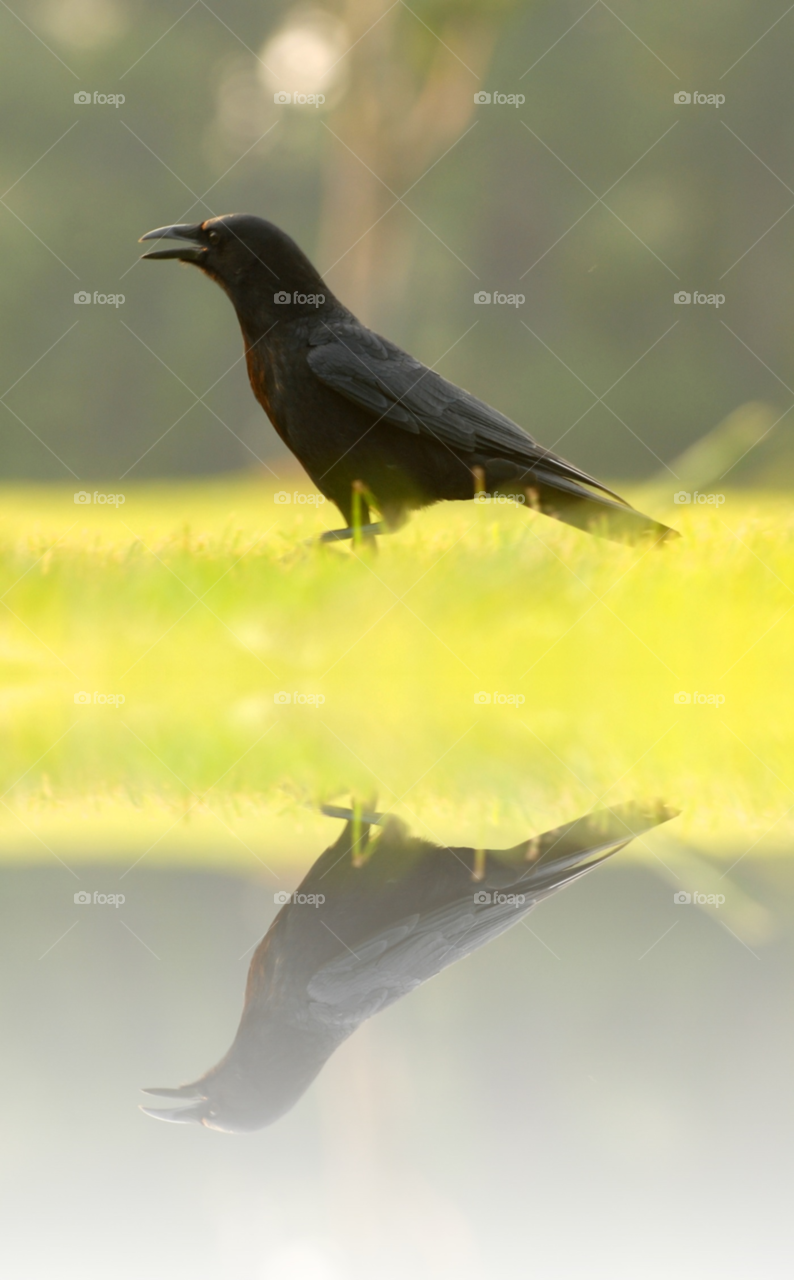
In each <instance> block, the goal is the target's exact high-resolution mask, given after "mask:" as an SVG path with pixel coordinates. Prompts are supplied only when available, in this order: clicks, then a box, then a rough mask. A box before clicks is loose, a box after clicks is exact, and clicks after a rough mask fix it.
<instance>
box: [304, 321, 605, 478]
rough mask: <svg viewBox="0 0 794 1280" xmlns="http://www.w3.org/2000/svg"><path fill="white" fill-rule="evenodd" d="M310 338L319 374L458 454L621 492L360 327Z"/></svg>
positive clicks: (349, 325)
mask: <svg viewBox="0 0 794 1280" xmlns="http://www.w3.org/2000/svg"><path fill="white" fill-rule="evenodd" d="M310 342H311V343H312V344H313V345H311V348H310V350H309V354H308V357H307V359H308V363H309V367H310V368H311V371H312V373H313V374H314V375H315V377H316V378H319V380H320V381H321V382H323V383H325V385H326V386H328V387H331V389H332V390H334V391H337V392H338V393H339V394H340V395H343V396H345V397H346V398H347V399H348V400H352V401H353V402H354V403H355V404H357V405H359V406H360V407H361V408H364V409H368V410H369V411H370V412H371V413H374V414H375V415H376V417H377V418H378V419H379V420H380V421H381V422H387V423H390V424H391V425H392V426H395V427H399V428H400V429H401V430H403V431H409V432H411V433H412V434H414V435H425V436H430V437H433V438H434V439H436V440H438V441H440V442H441V443H442V444H445V445H447V446H448V447H449V448H450V449H452V450H453V451H454V452H463V453H469V454H471V453H475V452H481V453H484V454H485V455H486V456H489V457H499V458H509V459H511V460H515V461H518V462H524V463H526V464H527V465H528V466H531V467H538V466H539V467H540V468H541V469H542V472H548V473H549V474H550V476H553V477H554V478H555V479H559V478H566V479H568V480H571V481H578V482H580V483H581V482H583V483H584V484H588V485H593V486H595V488H597V489H599V490H601V491H602V492H604V493H608V494H610V495H611V496H612V497H616V498H617V497H618V495H617V494H614V493H612V490H611V489H607V488H606V487H605V486H604V485H602V484H601V483H600V482H599V481H597V480H594V479H593V477H592V476H589V475H588V474H587V472H585V471H580V470H579V468H578V467H575V466H573V465H572V464H571V463H569V462H566V461H565V460H564V459H563V458H559V457H557V455H556V454H554V453H551V452H550V451H549V450H547V449H544V448H543V447H542V446H541V445H539V444H538V443H537V442H536V441H535V440H533V439H532V437H531V436H530V435H529V434H528V433H527V432H526V431H524V430H522V428H521V427H519V426H518V425H517V424H516V423H515V422H512V421H511V420H510V418H506V417H505V416H504V414H502V413H499V412H498V411H497V410H496V409H492V408H491V406H490V405H487V404H485V403H484V401H482V400H478V399H477V398H476V396H473V395H470V394H469V392H468V391H464V390H463V389H462V387H456V386H455V385H454V383H452V382H447V380H446V378H442V377H441V375H440V374H438V373H435V372H434V371H433V370H432V369H428V368H427V367H426V365H423V364H421V363H420V362H419V361H418V360H415V359H414V358H413V356H410V355H408V354H407V352H405V351H402V350H401V349H400V348H399V347H397V346H395V345H394V344H393V343H391V342H388V341H387V340H386V339H385V338H381V337H379V335H378V334H375V333H372V331H371V330H369V329H365V328H364V327H363V326H362V325H358V324H355V323H353V322H344V323H337V324H336V325H335V326H333V327H331V326H329V325H326V324H323V326H322V328H321V329H320V330H318V331H316V332H315V335H314V336H313V338H312V339H310ZM540 478H541V479H542V478H543V476H542V474H541V475H540ZM618 501H620V502H622V501H623V500H622V499H621V498H618Z"/></svg>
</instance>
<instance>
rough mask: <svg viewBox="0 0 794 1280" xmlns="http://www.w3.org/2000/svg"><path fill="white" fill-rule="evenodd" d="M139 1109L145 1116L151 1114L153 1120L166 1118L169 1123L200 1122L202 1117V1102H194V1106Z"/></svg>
mask: <svg viewBox="0 0 794 1280" xmlns="http://www.w3.org/2000/svg"><path fill="white" fill-rule="evenodd" d="M140 1110H141V1111H142V1112H143V1114H144V1115H145V1116H151V1117H152V1119H154V1120H166V1121H167V1122H168V1123H169V1124H201V1122H202V1121H203V1119H204V1105H203V1103H196V1105H195V1106H194V1107H169V1108H168V1109H165V1108H163V1109H162V1110H160V1109H159V1108H156V1107H141V1108H140Z"/></svg>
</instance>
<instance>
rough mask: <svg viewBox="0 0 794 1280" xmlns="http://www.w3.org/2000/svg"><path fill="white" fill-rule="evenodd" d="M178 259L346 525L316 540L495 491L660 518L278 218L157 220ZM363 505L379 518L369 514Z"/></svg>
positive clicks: (624, 522)
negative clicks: (424, 355)
mask: <svg viewBox="0 0 794 1280" xmlns="http://www.w3.org/2000/svg"><path fill="white" fill-rule="evenodd" d="M141 238H142V240H156V239H173V240H186V241H189V242H192V243H190V245H183V246H182V247H181V248H174V249H158V250H155V251H154V252H153V253H147V254H144V257H145V258H178V259H179V260H180V261H181V262H190V263H193V264H194V265H195V266H197V267H200V268H201V270H202V271H204V272H205V274H206V275H208V276H210V277H211V278H212V279H213V280H215V281H217V283H218V284H219V285H220V286H221V288H222V289H224V290H225V291H226V293H227V294H228V295H229V298H230V299H231V302H232V305H233V306H234V309H235V311H236V312H237V318H238V320H239V322H240V327H241V329H242V331H243V341H244V345H245V355H246V360H247V364H248V377H249V379H250V382H251V387H252V389H253V392H254V395H255V396H256V398H257V400H258V401H259V403H260V404H261V406H262V408H263V409H264V411H265V413H266V414H267V416H268V417H269V419H270V421H271V422H272V424H273V426H274V427H275V429H276V431H277V432H278V434H279V435H280V436H281V438H282V440H283V441H284V443H285V444H286V445H287V446H288V447H289V448H290V449H291V450H292V452H293V453H294V454H295V456H296V457H297V458H298V460H299V461H300V462H301V463H302V465H303V466H304V467H305V469H306V471H307V472H308V473H309V476H310V477H311V479H312V480H313V482H314V484H315V485H316V486H317V488H318V489H319V490H320V491H321V493H323V494H324V495H325V497H326V498H328V499H330V501H332V502H334V503H336V505H337V507H338V508H339V510H340V511H341V513H342V516H343V517H344V520H345V523H346V528H345V529H337V530H329V532H328V533H326V534H324V535H323V540H324V541H333V540H335V539H337V538H346V537H351V536H352V535H353V528H352V526H353V525H354V524H357V525H363V526H364V532H365V533H368V534H375V533H383V532H388V531H390V530H393V529H397V528H399V526H400V525H401V524H402V523H404V521H405V519H406V518H407V514H408V512H409V511H410V510H412V509H414V508H417V507H423V506H427V505H428V504H429V503H433V502H438V501H440V500H442V499H466V498H474V497H475V496H477V495H478V494H483V495H484V496H486V497H487V495H504V496H507V497H510V498H512V499H513V500H515V501H517V502H520V503H524V502H528V503H529V504H530V505H531V506H533V507H535V508H536V509H538V510H540V511H542V512H544V513H545V514H546V515H549V516H554V517H555V518H556V519H558V520H564V521H565V522H566V523H567V524H572V525H576V526H577V527H578V528H580V529H586V530H589V531H590V532H592V533H600V534H603V535H604V536H606V537H610V538H615V539H618V540H621V541H623V540H636V539H638V538H642V537H650V538H651V539H653V540H656V541H660V540H662V539H664V538H666V537H669V536H671V535H673V536H677V535H674V533H673V530H671V529H668V527H667V526H666V525H663V524H659V523H658V522H657V521H656V520H651V519H649V518H648V517H647V516H644V515H642V514H641V513H640V512H639V511H635V510H634V508H633V507H631V506H629V504H628V503H627V502H625V501H624V500H623V499H622V498H621V497H619V496H618V494H616V493H614V492H613V491H612V490H611V489H608V488H607V487H606V485H603V484H601V482H600V481H598V480H594V479H593V477H592V476H589V475H587V473H586V472H584V471H581V470H580V469H579V468H578V467H575V466H573V465H572V464H571V463H570V462H566V461H565V460H564V459H563V458H560V457H558V456H557V455H556V454H554V453H552V452H551V451H550V450H549V449H544V448H543V447H542V446H541V445H539V444H537V443H536V442H535V441H534V440H533V439H532V437H531V436H530V435H528V434H527V433H526V432H525V431H523V430H522V429H521V427H519V426H517V425H516V424H515V423H514V422H511V420H510V419H509V418H506V417H505V416H504V414H501V413H499V412H498V411H497V410H496V409H492V408H491V407H490V406H489V405H487V404H484V403H483V401H482V400H477V399H476V398H475V397H474V396H473V395H470V394H469V393H468V392H467V391H463V390H462V389H461V388H460V387H456V386H455V385H454V384H453V383H451V382H447V381H446V379H445V378H442V377H441V376H440V375H439V374H437V373H434V372H433V370H431V369H428V368H426V367H425V365H423V364H421V363H420V362H419V361H418V360H415V359H414V357H413V356H410V355H408V354H407V352H405V351H402V350H401V349H400V348H399V347H397V346H395V345H394V343H393V342H389V341H388V339H386V338H381V337H380V336H379V335H378V334H376V333H373V332H372V330H371V329H367V328H366V327H365V325H363V324H361V323H360V321H358V320H357V319H356V317H355V316H354V315H353V314H352V313H351V312H350V311H348V310H347V308H346V307H345V306H343V304H342V303H341V302H339V301H338V299H336V298H335V297H334V295H333V294H332V293H331V292H330V290H329V288H328V286H327V285H326V284H325V282H324V281H323V279H322V277H321V276H320V274H319V273H318V272H317V271H316V270H315V269H314V267H313V266H312V264H311V262H310V261H309V259H308V258H307V257H306V255H305V254H304V253H302V252H301V250H300V249H299V248H298V246H297V245H296V244H295V241H294V240H292V239H290V237H289V236H288V235H286V234H285V233H284V232H283V231H280V230H279V228H278V227H276V226H274V225H273V224H272V223H271V222H266V221H264V219H262V218H255V217H252V216H251V215H249V214H227V215H226V216H224V217H220V218H210V219H208V220H207V221H206V222H200V223H195V224H181V225H178V226H171V227H159V228H158V229H157V230H156V231H149V232H148V233H147V234H146V235H145V236H142V237H141ZM370 505H374V506H375V507H376V508H377V509H378V511H379V512H380V514H381V516H382V522H380V523H371V522H370Z"/></svg>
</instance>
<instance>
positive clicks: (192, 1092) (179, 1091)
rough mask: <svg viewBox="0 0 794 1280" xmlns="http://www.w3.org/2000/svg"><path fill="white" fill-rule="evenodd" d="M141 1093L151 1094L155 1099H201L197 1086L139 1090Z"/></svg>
mask: <svg viewBox="0 0 794 1280" xmlns="http://www.w3.org/2000/svg"><path fill="white" fill-rule="evenodd" d="M141 1093H153V1094H154V1095H155V1097H156V1098H192V1099H193V1100H194V1101H195V1099H197V1098H203V1097H204V1094H203V1093H202V1092H201V1090H200V1089H199V1087H198V1085H197V1084H180V1085H178V1086H177V1088H176V1089H141Z"/></svg>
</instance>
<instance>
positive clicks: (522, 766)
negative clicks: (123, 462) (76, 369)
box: [0, 476, 794, 859]
mask: <svg viewBox="0 0 794 1280" xmlns="http://www.w3.org/2000/svg"><path fill="white" fill-rule="evenodd" d="M119 487H120V486H119V485H118V484H116V485H115V486H114V485H112V484H109V485H106V486H96V490H95V492H97V493H105V494H107V493H114V492H116V491H117V490H118V489H119ZM288 491H289V493H290V497H291V499H292V500H291V501H290V502H289V503H284V502H276V501H274V486H272V485H271V484H269V483H267V482H266V481H264V480H262V479H260V478H256V477H251V476H245V477H227V478H223V479H213V480H207V481H196V482H193V483H190V484H187V483H185V484H176V483H169V484H158V485H155V484H150V485H145V486H140V487H137V486H132V485H126V484H125V485H124V486H123V492H124V503H123V505H120V506H118V507H113V506H109V505H108V504H104V505H100V504H98V503H95V502H94V501H91V502H90V503H88V504H77V503H75V500H74V488H73V486H69V487H68V488H67V487H66V486H62V485H59V486H48V487H36V488H32V487H31V488H20V487H16V488H14V489H13V490H12V489H6V490H4V491H3V493H2V502H1V503H0V510H1V512H2V514H1V515H0V575H1V576H2V582H1V585H0V598H2V603H3V606H4V607H3V610H2V611H0V663H1V664H2V692H1V693H0V697H1V698H2V708H3V719H4V724H5V733H4V734H3V738H2V744H1V745H0V792H1V793H2V795H3V804H2V808H1V809H0V813H1V814H2V817H0V850H3V851H5V853H6V854H7V855H8V856H11V855H12V854H13V855H14V856H19V855H20V854H23V855H24V856H31V857H36V856H39V855H40V856H43V857H49V856H50V855H49V853H48V848H55V847H56V846H57V845H58V844H61V845H63V846H64V847H66V846H67V845H68V846H69V847H73V848H74V849H75V850H77V851H78V852H80V851H82V852H83V853H84V854H85V855H86V856H89V855H90V854H91V852H92V851H94V852H95V851H96V850H98V849H102V850H103V853H104V854H107V853H108V852H109V851H113V850H118V851H120V850H125V849H130V848H132V847H139V846H140V845H141V842H145V843H146V844H151V843H152V842H156V849H155V850H154V851H153V852H152V854H151V856H152V857H156V856H159V857H164V858H174V857H180V856H188V855H187V854H185V853H184V851H185V850H192V853H190V856H191V857H204V856H206V857H207V858H210V859H212V858H213V857H215V856H216V852H213V851H217V850H218V849H219V848H221V847H223V849H225V850H226V851H227V852H226V853H224V855H223V856H228V857H230V858H233V857H235V856H237V855H239V856H240V857H245V858H250V854H251V851H252V850H253V851H255V852H256V851H258V852H257V854H256V856H260V855H261V856H264V852H263V851H264V850H265V845H266V844H267V843H268V840H269V839H270V836H268V837H267V838H266V837H265V836H264V835H263V831H264V830H265V826H267V823H272V822H277V824H278V827H279V829H281V828H282V827H283V829H284V833H285V834H284V840H286V845H284V848H287V847H288V845H289V839H288V837H287V836H286V830H287V828H288V827H289V825H290V822H291V823H292V827H293V828H294V827H295V823H296V821H297V823H298V826H301V827H302V828H303V827H305V824H309V825H310V826H311V824H313V823H315V822H316V821H317V819H316V818H315V817H314V816H313V815H311V814H310V813H309V812H308V810H307V809H305V808H304V806H306V805H309V804H313V803H314V804H316V803H317V802H319V801H323V800H330V799H334V798H337V797H340V796H350V795H351V794H353V795H357V796H360V797H373V796H377V799H378V803H379V805H380V806H381V807H382V808H387V807H394V808H395V811H396V812H400V813H402V814H403V816H405V817H407V818H408V820H409V821H410V822H411V823H412V825H415V824H416V823H417V822H420V823H423V824H424V829H425V833H426V834H428V835H430V837H431V838H433V837H436V838H440V837H441V836H442V834H443V838H444V841H445V842H447V841H455V840H460V842H461V843H463V842H465V843H467V844H471V843H472V840H473V839H474V835H475V833H476V835H477V836H478V838H479V839H481V840H482V842H483V843H486V842H487V841H488V840H489V839H494V840H495V841H502V842H503V843H508V842H509V840H510V839H511V838H515V839H518V838H520V837H521V836H522V835H524V834H526V833H527V828H528V827H529V828H530V829H534V828H541V827H548V826H551V825H554V824H555V823H557V822H561V821H566V820H568V819H569V818H571V817H573V816H575V815H576V814H578V813H580V812H582V811H583V810H586V809H588V808H590V807H592V806H593V805H595V804H597V803H607V804H608V803H612V802H617V801H619V800H624V799H628V798H635V797H648V796H660V797H662V798H664V799H665V800H666V801H668V802H669V803H671V804H674V805H678V806H680V807H681V808H682V810H683V814H682V818H681V819H680V820H679V832H683V833H685V834H688V836H689V837H690V838H691V839H693V840H696V841H697V842H698V843H699V844H701V845H702V846H703V847H704V848H706V847H709V846H711V845H719V844H724V842H725V841H726V840H727V839H729V840H730V842H731V843H736V842H737V841H738V842H739V843H741V842H744V844H745V845H748V844H750V843H752V842H753V841H756V840H758V841H760V842H763V846H764V847H765V848H766V847H773V846H774V847H775V848H785V847H786V843H787V841H789V840H790V837H791V834H792V826H794V820H793V819H792V805H793V804H794V794H792V790H791V788H792V787H794V751H793V750H792V740H793V736H794V735H793V733H792V721H793V720H794V717H792V710H793V708H792V681H791V675H790V668H791V654H792V651H794V644H793V641H794V612H793V611H792V610H793V609H794V515H792V512H791V510H790V504H789V502H788V500H787V499H786V497H785V496H783V495H780V496H776V495H774V494H768V493H747V492H736V493H731V492H727V493H726V500H725V502H724V504H723V505H722V506H721V507H720V508H719V509H715V508H713V507H702V506H701V507H693V506H689V507H687V506H680V507H671V508H669V509H667V510H664V509H660V508H659V507H658V506H655V507H654V509H653V511H652V514H654V515H657V516H659V517H661V518H662V519H666V520H667V521H668V522H669V523H672V524H674V525H675V527H676V528H678V529H679V530H680V531H681V533H682V534H683V537H682V538H681V539H680V541H678V542H676V543H674V544H670V545H665V546H664V547H663V548H661V549H652V550H647V549H643V548H629V547H623V546H620V545H616V544H613V543H609V542H605V541H602V540H600V539H595V538H589V537H587V536H586V535H584V534H581V533H579V532H578V531H576V530H573V529H569V528H567V527H566V526H563V525H559V524H557V523H556V522H555V521H551V520H548V519H545V518H544V517H542V516H538V515H535V514H534V513H531V512H526V511H519V512H516V511H515V510H513V509H511V508H499V507H493V506H482V507H478V506H475V505H474V504H472V503H468V504H464V503H462V504H446V505H444V506H441V507H438V508H435V509H432V510H429V511H425V512H421V513H419V514H417V515H415V516H414V518H413V519H412V521H411V522H410V524H409V525H408V526H407V527H406V528H405V529H404V530H403V531H401V532H400V533H398V534H396V535H393V536H390V537H388V538H383V539H381V540H380V549H379V553H378V554H377V555H376V556H372V555H370V554H367V553H363V552H362V553H361V554H358V553H357V552H356V551H355V550H354V549H353V548H352V547H351V546H350V544H340V545H336V546H326V547H318V546H316V545H308V546H307V545H305V542H304V540H305V539H307V538H310V537H312V536H314V535H316V534H317V533H319V532H321V531H322V529H323V528H327V527H334V526H336V525H338V519H337V513H336V511H335V509H333V508H331V506H330V505H329V504H326V505H324V506H319V507H316V506H312V505H309V504H308V503H306V502H300V501H298V500H297V499H296V495H298V494H303V495H304V496H308V495H309V494H310V493H311V491H310V489H309V488H308V487H307V484H306V481H305V479H301V478H299V477H296V479H295V483H294V484H292V485H290V486H289V488H288ZM628 496H629V498H632V496H633V497H634V498H635V499H636V501H637V502H638V503H640V502H641V498H642V495H641V494H640V493H637V494H635V495H632V494H631V493H629V494H628ZM92 497H93V491H92ZM681 692H684V693H688V694H690V695H695V694H696V693H697V694H700V695H706V696H707V697H710V698H711V699H712V701H710V702H706V703H699V702H698V701H697V699H696V698H694V697H693V700H692V701H691V702H689V703H681V702H676V695H677V694H680V693H681ZM482 693H485V694H489V695H490V702H485V701H477V695H478V694H482ZM81 694H82V695H84V696H85V695H87V697H88V701H87V702H85V701H75V698H76V696H77V697H78V698H79V695H81ZM284 694H290V696H291V701H290V702H289V703H284V702H283V701H281V702H280V701H279V700H278V698H279V695H282V696H283V695H284ZM296 694H297V695H300V697H305V696H309V697H310V698H312V699H314V701H311V702H301V701H296V698H295V695H296ZM497 694H498V695H499V696H500V697H505V696H506V697H507V698H509V699H510V701H506V702H500V701H498V700H497V698H496V696H495V695H497ZM95 695H96V697H95ZM108 695H112V696H113V697H114V699H118V697H119V695H120V697H123V703H121V702H120V700H119V705H114V704H113V703H108V702H101V701H98V700H97V699H98V698H106V697H107V696H108ZM520 698H523V699H524V701H523V702H520V701H519V699H520ZM320 699H324V701H322V702H321V701H320ZM719 699H723V701H719ZM279 815H281V818H279ZM288 816H289V821H288V820H287V819H288ZM265 818H267V823H265V826H263V822H264V819H265ZM438 828H440V830H438ZM267 830H268V831H269V832H272V827H270V826H267ZM323 830H324V831H325V828H323ZM514 832H517V834H515V835H514V834H513V833H514ZM202 850H203V851H204V852H203V853H202Z"/></svg>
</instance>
